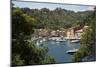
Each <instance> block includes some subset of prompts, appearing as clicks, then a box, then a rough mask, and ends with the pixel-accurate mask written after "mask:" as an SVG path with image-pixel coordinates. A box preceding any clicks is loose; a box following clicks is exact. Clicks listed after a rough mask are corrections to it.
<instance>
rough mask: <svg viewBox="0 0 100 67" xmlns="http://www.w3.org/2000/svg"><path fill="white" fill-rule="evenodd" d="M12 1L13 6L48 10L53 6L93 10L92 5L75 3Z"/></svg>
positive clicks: (52, 8) (76, 9) (74, 9)
mask: <svg viewBox="0 0 100 67" xmlns="http://www.w3.org/2000/svg"><path fill="white" fill-rule="evenodd" d="M12 3H14V7H19V8H25V7H28V8H30V9H41V8H48V9H50V10H54V9H55V8H62V9H66V10H73V11H75V12H78V11H87V10H93V9H94V7H95V6H94V5H75V4H57V3H43V2H41V3H40V2H26V1H12Z"/></svg>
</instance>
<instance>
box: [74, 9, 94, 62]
mask: <svg viewBox="0 0 100 67" xmlns="http://www.w3.org/2000/svg"><path fill="white" fill-rule="evenodd" d="M95 14H96V13H95V9H94V12H93V13H92V14H91V15H89V16H87V18H86V19H85V21H86V22H90V23H88V24H86V23H85V25H88V27H87V28H85V29H84V32H83V34H82V36H81V48H80V49H79V51H78V52H76V53H75V54H74V58H73V61H76V62H78V61H82V59H83V58H84V57H87V56H95V55H96V54H95V52H96V51H95V50H96V49H95V48H96V31H95V29H96V16H95ZM94 60H95V59H94Z"/></svg>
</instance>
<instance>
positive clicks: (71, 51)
mask: <svg viewBox="0 0 100 67" xmlns="http://www.w3.org/2000/svg"><path fill="white" fill-rule="evenodd" d="M78 50H79V49H72V50H68V51H66V53H68V54H73V53H76V52H77V51H78Z"/></svg>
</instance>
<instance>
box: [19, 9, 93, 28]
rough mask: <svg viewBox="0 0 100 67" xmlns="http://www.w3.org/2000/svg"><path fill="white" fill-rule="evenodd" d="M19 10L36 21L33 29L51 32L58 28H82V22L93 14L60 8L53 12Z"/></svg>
mask: <svg viewBox="0 0 100 67" xmlns="http://www.w3.org/2000/svg"><path fill="white" fill-rule="evenodd" d="M21 9H22V11H23V12H24V13H26V14H28V15H30V16H31V17H34V18H36V19H37V23H36V24H35V25H34V27H35V28H47V29H53V30H57V29H60V28H70V27H72V26H75V25H82V26H84V24H85V22H83V20H84V19H86V17H87V15H88V14H92V13H93V11H84V12H77V13H76V12H74V11H70V10H65V9H62V8H56V9H54V10H49V9H47V8H42V9H29V8H21ZM86 23H87V22H86ZM88 23H89V22H88Z"/></svg>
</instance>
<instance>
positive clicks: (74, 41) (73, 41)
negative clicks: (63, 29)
mask: <svg viewBox="0 0 100 67" xmlns="http://www.w3.org/2000/svg"><path fill="white" fill-rule="evenodd" d="M78 42H80V40H72V41H71V43H78Z"/></svg>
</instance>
